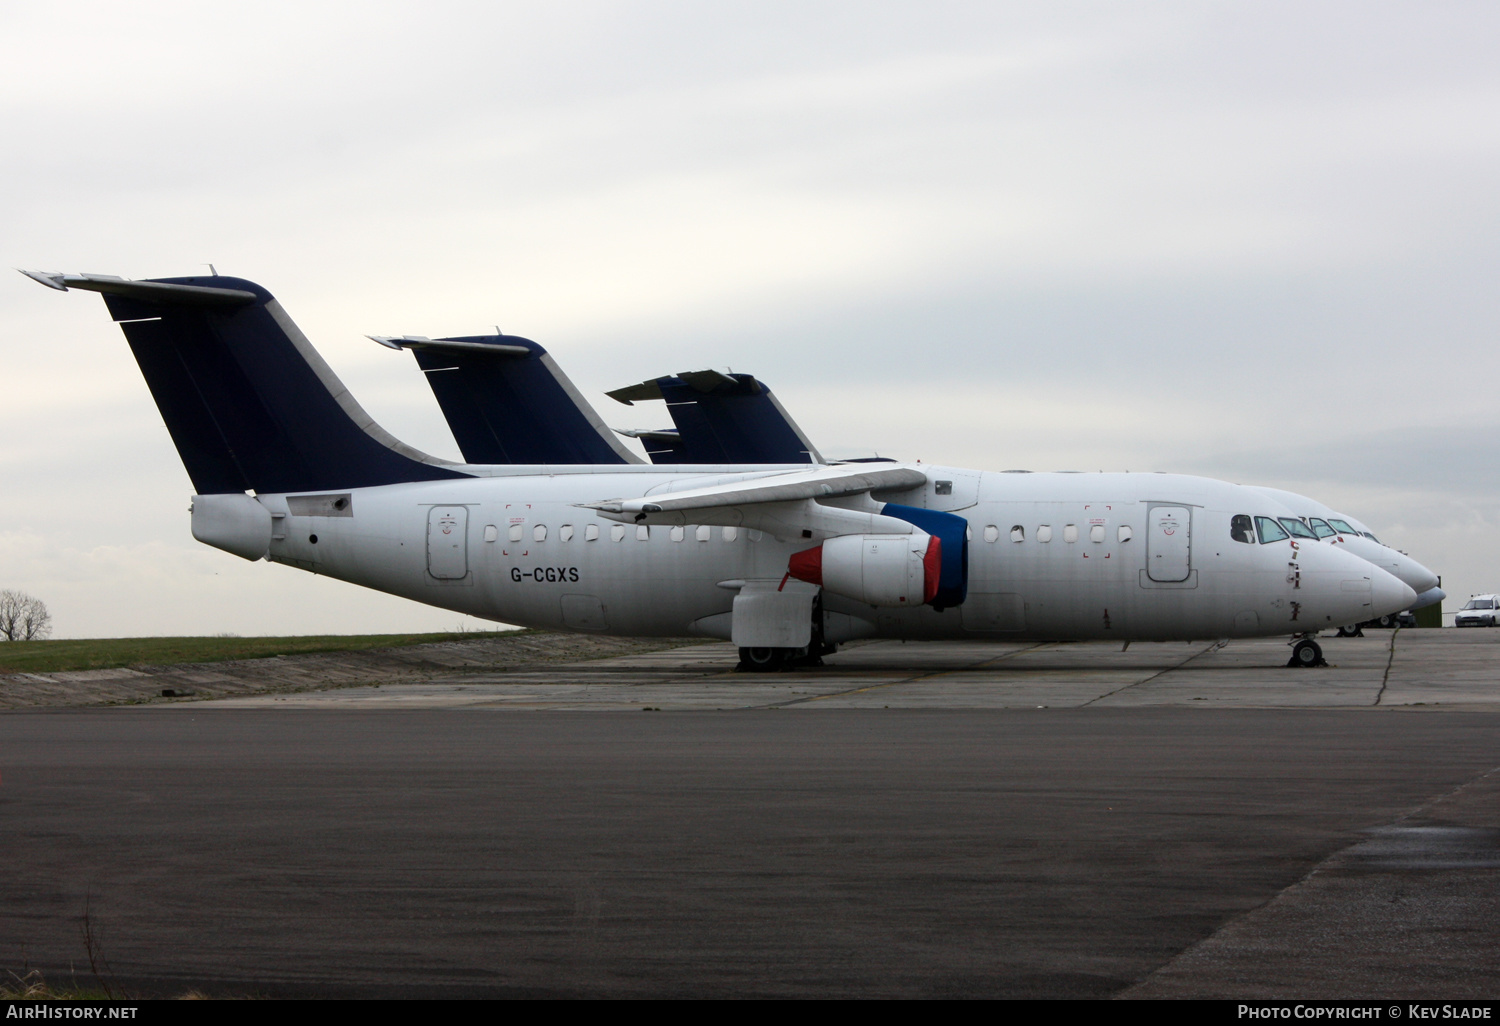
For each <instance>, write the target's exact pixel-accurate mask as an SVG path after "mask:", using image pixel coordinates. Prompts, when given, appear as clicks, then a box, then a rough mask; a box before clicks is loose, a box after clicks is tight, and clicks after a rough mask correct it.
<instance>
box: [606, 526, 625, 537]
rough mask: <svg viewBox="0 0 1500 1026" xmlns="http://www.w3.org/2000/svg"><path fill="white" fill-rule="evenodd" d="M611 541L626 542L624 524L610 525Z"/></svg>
mask: <svg viewBox="0 0 1500 1026" xmlns="http://www.w3.org/2000/svg"><path fill="white" fill-rule="evenodd" d="M609 540H610V541H624V540H625V525H624V524H610V525H609Z"/></svg>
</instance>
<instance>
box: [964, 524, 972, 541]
mask: <svg viewBox="0 0 1500 1026" xmlns="http://www.w3.org/2000/svg"><path fill="white" fill-rule="evenodd" d="M973 540H974V528H973V526H972V525H966V526H965V527H964V541H973Z"/></svg>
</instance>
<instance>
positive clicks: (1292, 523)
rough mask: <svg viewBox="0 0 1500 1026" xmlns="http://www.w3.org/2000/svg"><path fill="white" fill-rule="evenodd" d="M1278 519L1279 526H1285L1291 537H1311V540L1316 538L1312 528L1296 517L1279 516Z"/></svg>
mask: <svg viewBox="0 0 1500 1026" xmlns="http://www.w3.org/2000/svg"><path fill="white" fill-rule="evenodd" d="M1280 520H1281V526H1282V527H1284V528H1286V533H1287V534H1289V535H1291V536H1292V537H1293V538H1311V539H1312V540H1313V541H1317V540H1318V536H1317V535H1315V534H1313V533H1312V528H1310V527H1308V526H1307V525H1306V524H1304V523H1303V522H1302V521H1300V520H1298V519H1297V518H1296V517H1281V518H1280Z"/></svg>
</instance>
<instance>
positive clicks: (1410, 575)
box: [1334, 534, 1438, 616]
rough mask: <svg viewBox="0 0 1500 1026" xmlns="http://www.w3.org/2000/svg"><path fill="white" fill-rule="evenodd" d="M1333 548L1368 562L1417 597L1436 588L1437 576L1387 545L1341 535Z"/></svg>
mask: <svg viewBox="0 0 1500 1026" xmlns="http://www.w3.org/2000/svg"><path fill="white" fill-rule="evenodd" d="M1334 547H1336V548H1341V549H1343V550H1344V551H1346V552H1352V553H1354V554H1355V555H1356V556H1359V557H1360V558H1361V559H1366V560H1369V561H1370V562H1371V563H1374V564H1375V565H1376V566H1378V567H1380V569H1382V570H1384V571H1385V572H1386V573H1388V574H1391V575H1392V576H1394V577H1395V578H1396V579H1397V580H1399V581H1402V582H1404V583H1406V584H1409V585H1411V587H1412V590H1413V591H1415V592H1416V593H1417V594H1419V595H1420V594H1421V593H1422V592H1424V591H1427V590H1428V589H1430V588H1436V587H1437V583H1438V579H1437V574H1435V573H1433V572H1432V571H1431V570H1429V569H1427V568H1426V567H1425V566H1423V565H1422V564H1421V563H1418V562H1417V561H1416V560H1415V559H1412V558H1411V557H1410V556H1406V555H1402V554H1401V553H1399V552H1397V551H1396V550H1395V549H1393V548H1391V547H1390V546H1389V545H1382V544H1380V543H1379V542H1374V541H1371V540H1370V539H1368V538H1359V537H1356V536H1351V535H1342V534H1341V535H1339V536H1338V540H1337V541H1336V542H1335V543H1334ZM1381 615H1382V616H1383V615H1384V614H1381Z"/></svg>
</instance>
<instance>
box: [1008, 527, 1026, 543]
mask: <svg viewBox="0 0 1500 1026" xmlns="http://www.w3.org/2000/svg"><path fill="white" fill-rule="evenodd" d="M1010 540H1011V541H1013V542H1023V541H1025V540H1026V528H1024V527H1022V526H1021V525H1020V524H1017V525H1016V526H1015V527H1012V528H1011V529H1010Z"/></svg>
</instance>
